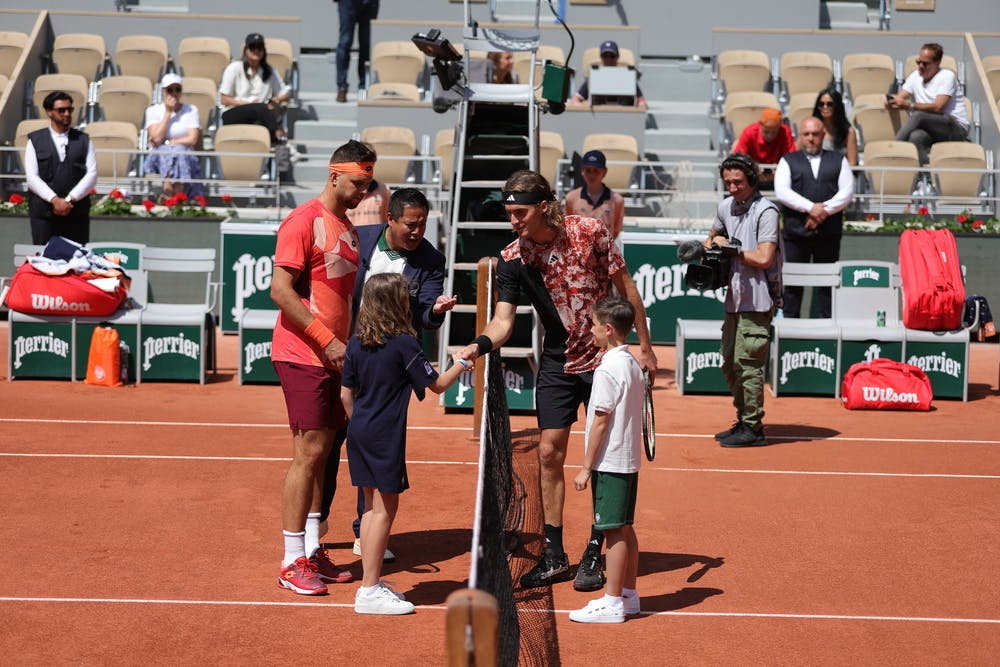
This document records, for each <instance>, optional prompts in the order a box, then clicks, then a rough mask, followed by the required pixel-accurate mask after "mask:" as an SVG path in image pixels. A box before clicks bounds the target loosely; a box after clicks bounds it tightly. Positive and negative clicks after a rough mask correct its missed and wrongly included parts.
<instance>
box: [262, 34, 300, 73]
mask: <svg viewBox="0 0 1000 667" xmlns="http://www.w3.org/2000/svg"><path fill="white" fill-rule="evenodd" d="M264 49H265V50H267V63H268V64H269V65H270V66H271V67H273V68H274V71H275V72H277V73H278V76H279V77H280V78H281V80H282V81H284V80H285V78H286V77H287V76H288V70H289V69H291V67H292V63H293V62H294V61H295V49H293V48H292V43H291V42H290V41H288V40H287V39H281V38H280V37H265V38H264Z"/></svg>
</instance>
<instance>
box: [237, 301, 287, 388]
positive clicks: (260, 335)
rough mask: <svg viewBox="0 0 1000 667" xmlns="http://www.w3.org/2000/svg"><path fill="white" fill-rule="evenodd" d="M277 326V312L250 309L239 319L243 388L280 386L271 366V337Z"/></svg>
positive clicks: (240, 374)
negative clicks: (248, 386) (267, 385)
mask: <svg viewBox="0 0 1000 667" xmlns="http://www.w3.org/2000/svg"><path fill="white" fill-rule="evenodd" d="M277 322H278V311H277V310H261V309H255V308H248V309H247V310H245V311H243V316H242V317H241V318H240V329H239V348H240V360H239V361H240V363H239V369H238V370H237V377H238V379H239V382H240V384H278V374H277V373H276V372H275V370H274V364H272V363H271V337H272V336H273V335H274V327H275V325H276V324H277Z"/></svg>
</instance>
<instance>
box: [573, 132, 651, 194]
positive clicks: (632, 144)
mask: <svg viewBox="0 0 1000 667" xmlns="http://www.w3.org/2000/svg"><path fill="white" fill-rule="evenodd" d="M581 150H582V151H583V152H584V153H585V154H586V153H587V152H588V151H592V150H599V151H601V152H603V153H604V157H605V158H606V159H607V160H608V162H612V161H621V162H633V163H635V162H638V161H639V142H638V140H636V138H635V137H633V136H632V135H630V134H613V133H595V134H588V135H587V136H585V137H584V138H583V147H582V148H581ZM633 168H634V165H632V164H609V165H608V173H607V175H606V176H605V177H604V183H605V184H606V185H607V186H608V187H609V188H611V189H612V190H618V191H622V190H628V188H629V185H630V184H631V182H632V170H633Z"/></svg>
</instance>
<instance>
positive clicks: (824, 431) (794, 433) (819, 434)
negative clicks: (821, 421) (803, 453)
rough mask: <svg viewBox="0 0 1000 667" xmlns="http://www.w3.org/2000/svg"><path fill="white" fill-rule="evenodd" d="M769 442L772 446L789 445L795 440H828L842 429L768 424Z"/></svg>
mask: <svg viewBox="0 0 1000 667" xmlns="http://www.w3.org/2000/svg"><path fill="white" fill-rule="evenodd" d="M766 426H767V428H766V431H765V432H766V434H767V443H768V445H770V446H772V447H773V446H774V445H787V444H789V443H793V442H810V441H813V440H827V439H828V438H835V437H837V436H838V435H840V431H838V430H836V429H832V428H825V427H823V426H807V425H805V424H771V423H768V424H766Z"/></svg>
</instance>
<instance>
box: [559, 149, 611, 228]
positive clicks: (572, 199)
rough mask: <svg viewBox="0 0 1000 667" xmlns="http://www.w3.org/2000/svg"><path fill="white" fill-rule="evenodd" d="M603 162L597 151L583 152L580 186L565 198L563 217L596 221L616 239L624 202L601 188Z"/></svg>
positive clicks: (602, 186) (603, 185)
mask: <svg viewBox="0 0 1000 667" xmlns="http://www.w3.org/2000/svg"><path fill="white" fill-rule="evenodd" d="M606 164H607V161H606V159H605V157H604V153H602V152H601V151H587V153H586V154H585V155H584V156H583V159H582V160H581V161H580V165H581V166H580V173H581V175H582V176H583V181H584V185H583V186H582V187H579V188H576V189H575V190H570V191H569V193H567V194H566V215H579V216H580V217H582V218H597V219H598V220H600V221H601V222H603V223H604V225H605V226H606V227H607V228H608V231H609V232H611V238H613V239H617V238H618V235H619V234H621V233H622V227H623V226H624V224H625V198H624V197H622V196H621V195H620V194H618V193H617V192H612V191H611V188H609V187H608V186H607V185H605V184H604V177H605V176H606V175H607V173H608V168H607V166H606Z"/></svg>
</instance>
